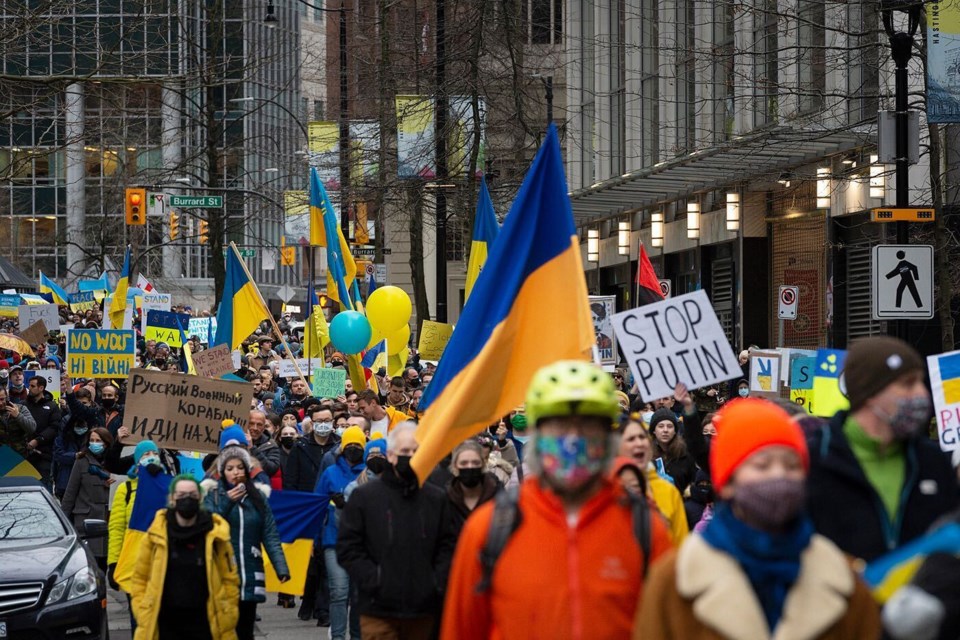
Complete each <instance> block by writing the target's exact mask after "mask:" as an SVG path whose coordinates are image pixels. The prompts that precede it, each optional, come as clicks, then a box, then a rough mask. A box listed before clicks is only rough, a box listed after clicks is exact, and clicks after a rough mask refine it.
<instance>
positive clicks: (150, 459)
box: [140, 456, 160, 467]
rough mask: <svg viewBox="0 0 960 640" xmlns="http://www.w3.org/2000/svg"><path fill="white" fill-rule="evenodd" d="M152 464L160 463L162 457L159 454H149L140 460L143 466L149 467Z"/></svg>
mask: <svg viewBox="0 0 960 640" xmlns="http://www.w3.org/2000/svg"><path fill="white" fill-rule="evenodd" d="M151 464H160V457H159V456H147V457H145V458H141V460H140V466H141V467H149V466H150V465H151Z"/></svg>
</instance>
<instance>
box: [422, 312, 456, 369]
mask: <svg viewBox="0 0 960 640" xmlns="http://www.w3.org/2000/svg"><path fill="white" fill-rule="evenodd" d="M452 335H453V325H452V324H447V323H445V322H433V321H431V320H424V321H423V325H421V327H420V343H419V344H418V345H417V351H419V352H420V358H421V359H423V360H434V361H436V360H439V359H440V356H442V355H443V350H444V349H446V348H447V343H448V342H450V336H452Z"/></svg>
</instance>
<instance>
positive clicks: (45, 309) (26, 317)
mask: <svg viewBox="0 0 960 640" xmlns="http://www.w3.org/2000/svg"><path fill="white" fill-rule="evenodd" d="M17 315H18V316H19V318H20V331H21V332H22V331H23V330H24V329H27V328H29V327H30V325H32V324H33V323H35V322H37V321H39V320H43V324H44V325H45V326H48V327H57V326H59V325H60V312H59V310H58V309H57V305H55V304H22V305H20V306H19V307H18V308H17Z"/></svg>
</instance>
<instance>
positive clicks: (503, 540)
mask: <svg viewBox="0 0 960 640" xmlns="http://www.w3.org/2000/svg"><path fill="white" fill-rule="evenodd" d="M627 495H629V496H630V512H631V514H632V516H633V535H634V537H635V538H636V540H637V544H639V545H640V551H641V554H642V555H643V576H644V577H646V575H647V569H648V568H649V566H650V546H651V544H650V517H651V516H650V505H649V504H647V501H646V499H644V498H643V497H640V496H635V495H633V494H632V493H629V492H628V493H627ZM519 496H520V492H519V487H516V486H514V487H510V488H509V489H505V490H503V491H500V492H499V493H497V495H496V497H495V498H494V505H493V518H492V519H491V520H490V529H489V531H488V532H487V541H486V543H484V545H483V549H481V550H480V567H481V572H482V573H481V578H480V582H479V583H478V584H477V593H479V594H483V593H486V592H488V591H489V590H490V586H491V582H492V580H493V570H494V568H495V567H496V565H497V560H498V559H499V558H500V554H502V553H503V550H504V549H505V548H506V546H507V543H508V542H510V536H512V535H513V533H514V531H516V530H517V528H518V527H519V526H520V524H521V523H522V521H523V514H522V513H521V512H520V505H519Z"/></svg>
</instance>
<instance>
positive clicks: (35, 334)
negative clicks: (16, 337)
mask: <svg viewBox="0 0 960 640" xmlns="http://www.w3.org/2000/svg"><path fill="white" fill-rule="evenodd" d="M48 333H49V332H48V331H47V325H46V324H44V322H43V320H38V321H37V322H34V323H33V324H32V325H30V326H29V327H27V329H25V330H23V331H21V332H20V337H21V338H23V339H24V340H26V341H27V344H29V345H35V344H41V343H43V342H45V341H46V339H47V335H48Z"/></svg>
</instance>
